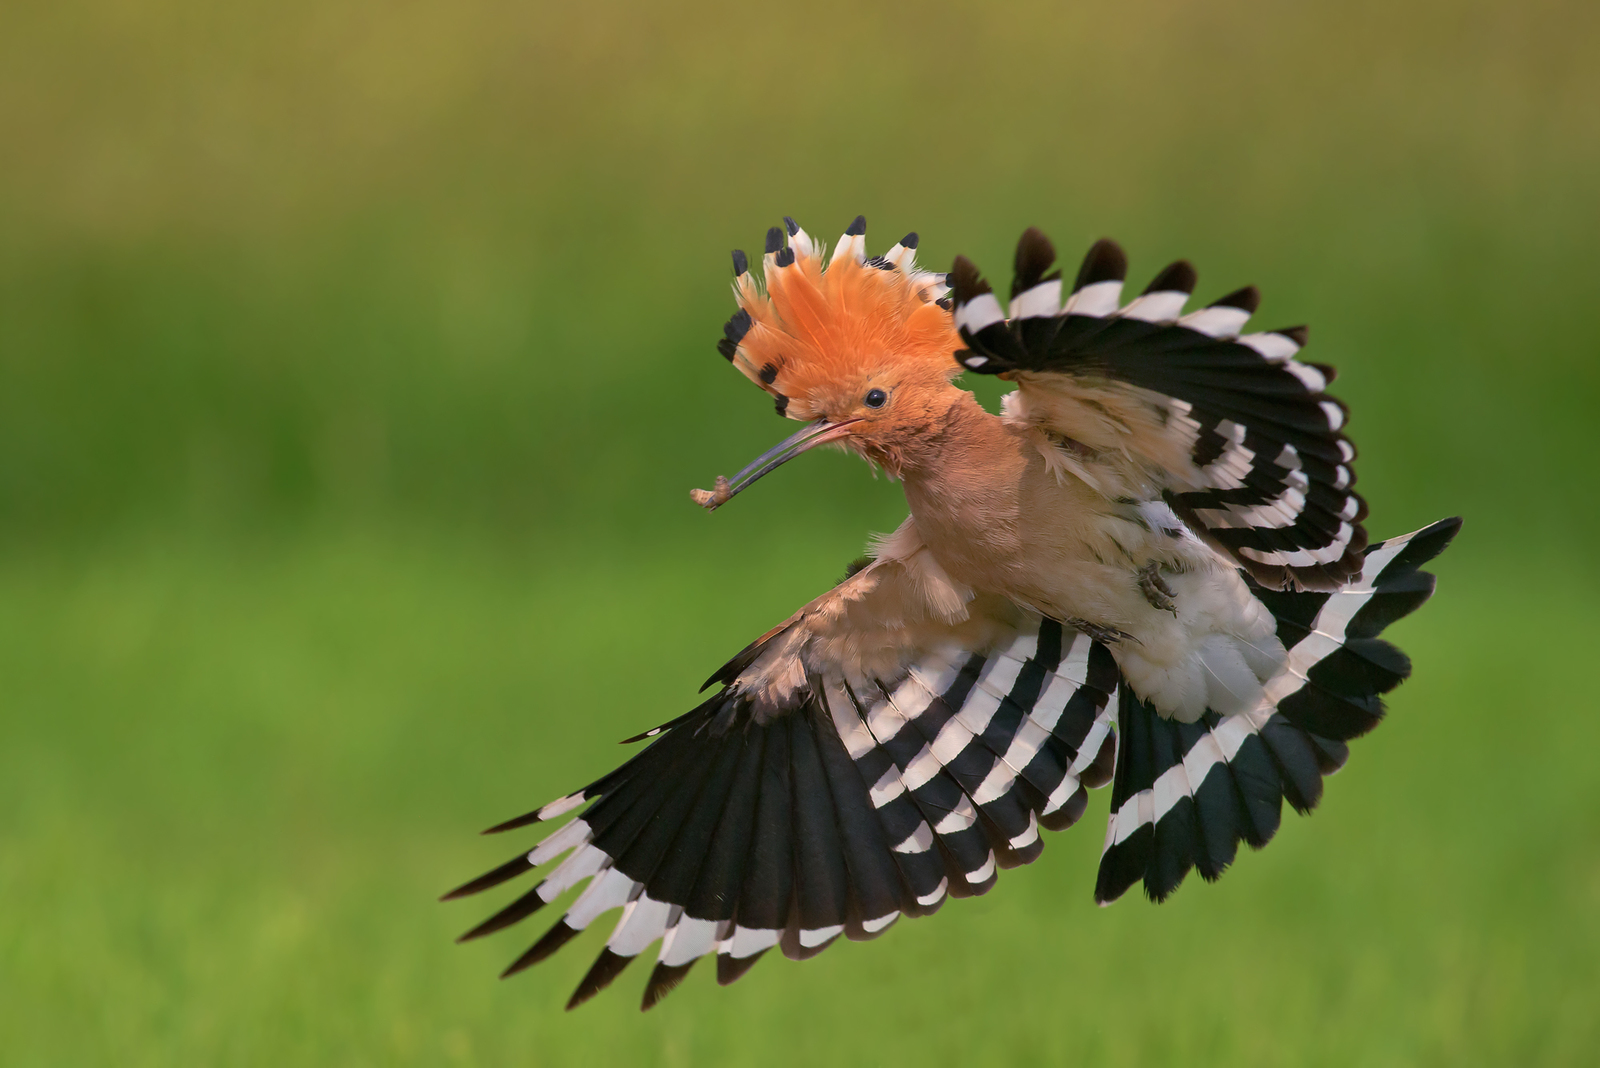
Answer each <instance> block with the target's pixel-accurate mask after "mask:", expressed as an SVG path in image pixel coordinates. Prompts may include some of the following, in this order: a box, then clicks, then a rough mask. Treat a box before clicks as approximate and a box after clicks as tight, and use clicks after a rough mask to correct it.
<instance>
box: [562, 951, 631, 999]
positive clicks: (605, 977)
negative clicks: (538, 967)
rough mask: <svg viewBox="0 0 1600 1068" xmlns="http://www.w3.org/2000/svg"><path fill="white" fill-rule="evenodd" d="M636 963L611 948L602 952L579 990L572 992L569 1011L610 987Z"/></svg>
mask: <svg viewBox="0 0 1600 1068" xmlns="http://www.w3.org/2000/svg"><path fill="white" fill-rule="evenodd" d="M633 961H634V958H633V957H624V956H623V955H622V954H620V953H614V952H612V950H611V947H610V946H607V947H606V948H604V949H602V950H601V951H600V956H598V957H596V958H595V961H594V963H593V964H591V965H590V966H589V971H588V972H587V973H586V974H585V975H584V977H583V979H582V980H581V981H580V982H579V983H578V988H577V989H576V990H574V991H573V992H572V997H570V998H568V999H567V1011H568V1012H571V1011H572V1010H573V1009H575V1008H577V1007H578V1006H579V1005H582V1004H583V1003H584V1002H585V1001H588V1000H589V999H590V998H592V997H594V996H595V995H596V994H598V993H600V991H602V990H604V989H605V988H606V987H608V986H610V985H611V983H612V980H614V979H616V977H617V976H619V975H621V974H622V970H623V969H624V968H626V967H627V966H628V965H630V964H632V963H633Z"/></svg>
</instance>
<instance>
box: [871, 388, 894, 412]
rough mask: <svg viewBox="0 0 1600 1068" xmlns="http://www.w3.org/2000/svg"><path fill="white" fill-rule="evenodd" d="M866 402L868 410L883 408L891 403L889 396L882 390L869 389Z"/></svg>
mask: <svg viewBox="0 0 1600 1068" xmlns="http://www.w3.org/2000/svg"><path fill="white" fill-rule="evenodd" d="M866 401H867V407H868V408H882V407H883V406H884V405H885V404H887V403H889V394H887V393H885V392H884V391H883V390H881V389H869V390H867V397H866Z"/></svg>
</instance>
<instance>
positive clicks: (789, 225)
mask: <svg viewBox="0 0 1600 1068" xmlns="http://www.w3.org/2000/svg"><path fill="white" fill-rule="evenodd" d="M783 228H784V229H785V230H787V231H789V236H790V237H793V236H794V235H795V234H798V233H799V232H800V224H799V223H797V222H795V221H794V219H793V218H791V217H790V216H788V215H785V216H784V217H783Z"/></svg>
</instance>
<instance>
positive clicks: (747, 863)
mask: <svg viewBox="0 0 1600 1068" xmlns="http://www.w3.org/2000/svg"><path fill="white" fill-rule="evenodd" d="M889 547H890V549H892V550H893V552H892V553H886V554H884V555H880V557H879V559H878V560H877V561H875V562H873V563H872V564H870V565H869V566H867V567H865V568H864V569H862V570H860V571H859V572H857V573H855V574H854V575H852V576H850V577H849V578H847V579H846V580H845V581H844V582H843V583H841V584H840V585H839V586H838V587H836V588H835V589H834V590H832V591H830V592H829V593H828V594H826V595H824V596H823V597H820V598H818V599H817V600H816V601H814V602H812V603H811V604H810V605H807V606H806V607H805V608H804V609H802V610H801V611H800V612H798V613H796V614H795V615H794V616H793V617H791V618H790V619H789V620H787V621H786V622H785V623H784V624H782V625H781V626H779V627H777V628H775V629H774V630H773V631H772V632H770V633H769V634H767V635H765V636H764V637H763V638H762V639H760V640H759V641H757V642H755V643H753V644H752V645H751V646H750V647H749V648H748V649H746V650H745V651H744V652H742V653H741V654H740V655H739V656H737V657H735V658H734V659H733V660H732V661H730V662H729V663H728V664H727V665H726V666H725V667H724V668H723V669H722V670H720V671H719V672H717V674H716V675H714V676H713V677H712V679H711V680H710V682H708V684H707V685H711V684H712V683H721V684H722V687H723V688H722V689H721V690H720V691H719V692H718V693H716V694H715V695H714V696H712V697H711V699H710V700H708V701H706V702H705V703H704V704H702V705H700V706H699V707H698V708H696V709H695V710H693V711H692V712H690V713H688V714H687V715H685V716H683V717H680V718H679V719H677V720H674V721H673V722H671V723H668V724H664V725H663V726H662V727H659V728H656V729H655V730H653V731H649V732H647V733H646V734H645V735H642V736H641V738H647V737H654V738H655V740H654V741H653V742H652V743H651V744H650V745H649V747H648V748H646V749H645V750H643V751H642V752H640V753H639V754H637V755H636V756H634V757H633V758H632V759H631V760H629V761H628V762H627V763H626V764H624V765H622V767H620V768H618V769H617V770H615V771H613V772H611V773H610V774H608V775H605V776H602V777H601V778H599V779H597V780H596V781H594V782H593V783H590V784H589V785H588V786H586V787H584V788H583V789H581V790H578V791H576V792H575V793H572V794H569V795H567V796H565V797H562V798H559V799H557V800H555V801H552V802H551V803H549V804H547V805H545V806H543V807H542V808H540V809H538V810H536V811H534V812H531V813H529V814H528V815H526V816H523V817H520V818H518V819H515V820H511V821H509V822H508V823H505V824H502V825H501V826H500V827H497V828H495V830H510V829H512V828H515V827H521V826H525V825H527V824H532V823H538V822H544V821H548V820H553V819H556V818H558V817H561V816H564V815H567V814H570V813H575V812H578V810H579V809H582V810H583V811H582V812H581V813H580V814H578V815H576V816H575V817H574V818H572V819H571V820H570V821H569V822H567V823H566V824H565V825H563V826H561V827H560V828H559V829H557V830H556V831H555V832H554V833H552V834H550V835H549V836H548V837H546V838H545V839H544V841H542V842H541V843H539V845H538V846H537V847H536V848H534V849H533V850H532V851H531V852H523V853H519V854H518V855H517V856H515V857H513V858H512V859H511V860H510V861H509V862H508V863H506V864H504V865H502V866H500V867H498V868H496V869H495V870H493V871H491V872H489V873H488V874H486V875H484V876H482V877H481V878H478V879H475V880H473V881H471V882H469V883H467V884H466V885H464V886H462V887H460V888H459V889H457V890H456V891H453V892H452V893H451V894H450V895H448V896H452V897H453V896H462V895H466V894H471V893H476V892H478V891H481V890H485V889H488V888H490V887H492V886H495V885H498V884H500V883H502V882H505V881H507V880H510V879H512V878H514V877H516V876H519V875H524V874H526V873H528V872H530V871H532V870H533V869H535V868H537V867H540V866H542V865H545V864H550V863H554V864H555V866H554V868H553V869H552V870H550V871H548V872H547V874H546V875H545V878H544V880H543V881H542V882H540V883H539V884H538V885H536V886H534V887H533V888H532V889H531V890H529V891H527V892H526V893H524V894H523V895H522V896H521V897H518V898H516V899H515V900H513V901H511V902H510V903H509V904H507V905H506V906H504V907H503V908H502V909H501V910H500V911H499V912H497V913H495V914H494V915H493V916H491V917H490V918H489V919H488V920H486V921H484V922H483V923H481V924H479V925H478V926H477V927H476V928H474V929H473V930H472V931H469V932H468V933H467V935H465V936H463V937H464V938H475V937H478V936H480V935H485V934H488V933H490V932H492V931H497V930H500V929H502V928H505V927H509V926H511V925H512V924H514V923H517V922H519V921H521V920H522V919H524V918H526V917H527V916H528V915H530V914H531V913H533V912H534V911H536V910H538V909H539V908H541V907H542V906H544V905H546V904H548V903H550V902H552V901H554V900H555V899H556V898H557V897H559V896H561V895H562V894H563V893H565V892H566V891H567V890H569V889H571V888H574V887H576V886H578V885H580V884H584V883H586V884H587V886H586V887H585V889H584V890H583V892H582V893H581V894H580V895H579V897H578V898H577V900H576V901H575V902H573V903H572V904H571V906H570V907H569V908H568V909H567V910H566V912H565V914H564V915H563V916H562V918H561V919H560V920H559V921H557V922H556V924H555V925H554V926H553V927H552V928H550V930H549V931H548V932H547V933H546V934H545V935H544V937H542V938H540V939H539V940H538V941H537V942H535V943H534V944H533V946H532V947H531V948H529V949H528V950H527V951H526V952H525V953H523V954H522V955H521V956H520V957H519V958H517V960H516V961H515V962H513V963H512V964H511V966H510V968H508V969H507V973H506V974H511V973H512V972H516V971H520V970H521V969H522V968H525V967H527V966H528V965H530V964H533V963H535V962H537V961H540V960H542V959H544V958H545V957H547V956H549V955H550V954H551V953H553V952H554V951H555V950H556V949H558V948H559V947H560V946H561V945H562V944H564V943H565V942H566V941H568V940H569V939H571V938H573V937H574V936H576V935H577V934H578V933H579V932H580V931H582V930H583V929H585V928H586V927H588V926H589V924H590V923H592V922H594V921H595V919H596V918H597V917H598V916H599V915H600V914H602V913H604V912H606V911H608V910H610V909H613V908H618V907H620V908H622V910H623V911H622V914H621V918H620V919H619V920H618V921H617V923H616V926H615V927H614V929H613V930H612V932H611V934H610V936H609V938H608V939H607V941H606V946H605V949H604V950H603V951H602V952H601V954H600V956H599V959H598V960H596V961H595V964H594V966H593V967H592V968H591V969H590V971H589V973H588V975H586V976H585V977H584V979H583V981H582V983H581V984H580V985H579V987H578V989H577V991H576V992H575V993H574V994H573V997H572V1001H571V1005H576V1004H578V1003H579V1002H581V1001H583V1000H585V999H586V998H588V997H590V996H592V995H593V994H594V993H596V992H597V991H599V990H600V989H602V988H603V987H604V986H606V984H608V983H609V982H610V981H611V980H612V979H613V978H615V977H616V975H617V974H618V973H619V972H620V971H621V970H622V968H623V967H624V966H626V965H627V964H628V963H629V962H631V961H632V960H633V959H635V958H636V957H638V956H639V955H640V954H641V953H643V952H644V950H645V949H646V948H647V947H649V946H650V945H651V944H652V943H654V942H657V941H659V942H660V943H661V948H660V951H659V955H658V960H657V964H656V968H655V972H654V974H653V975H652V976H651V979H650V983H649V985H648V987H647V989H646V992H645V997H644V1005H645V1007H646V1008H648V1007H649V1006H650V1005H652V1004H654V1003H655V1002H656V1001H657V1000H659V998H661V997H662V996H664V995H665V994H666V993H667V992H668V991H670V990H671V989H672V988H673V987H674V986H675V985H676V984H677V983H678V982H679V981H680V980H681V979H682V978H683V976H684V975H685V974H686V973H687V972H688V970H689V968H690V967H691V966H692V965H693V964H694V962H695V961H696V960H697V959H699V958H700V957H702V956H706V955H710V954H715V955H716V957H717V976H718V979H719V981H721V982H724V983H727V982H731V981H733V980H734V979H736V978H738V977H739V976H740V975H742V974H743V973H744V972H745V971H746V970H747V969H748V968H749V967H750V966H751V965H752V964H754V963H755V961H756V959H757V958H758V957H760V956H761V955H762V954H763V953H764V952H765V951H766V950H768V949H770V948H772V947H774V946H777V947H780V948H781V949H782V951H783V953H784V954H785V955H787V956H790V957H794V958H803V957H809V956H811V955H813V954H815V953H818V952H820V951H821V950H822V949H824V948H825V947H827V946H828V945H830V944H831V943H832V942H833V941H835V940H836V939H837V938H838V937H839V936H840V935H841V934H843V935H845V936H847V937H849V938H853V939H864V938H871V937H874V936H876V935H878V934H880V933H882V932H883V931H884V930H885V929H886V928H887V927H888V926H889V925H890V924H892V923H893V922H894V921H895V920H896V919H897V918H898V917H900V916H902V915H910V916H918V915H925V914H927V913H931V912H933V911H934V910H936V909H937V908H938V907H939V906H940V904H941V903H942V902H943V901H944V899H945V898H946V897H947V896H957V897H960V896H966V895H969V894H981V893H983V892H985V891H986V890H988V889H989V888H990V887H991V886H993V885H994V882H995V879H996V875H997V869H998V868H1003V867H1011V866H1013V865H1017V864H1023V863H1026V862H1028V861H1030V860H1032V859H1033V858H1034V857H1036V856H1038V854H1039V852H1040V850H1041V849H1042V848H1043V843H1042V841H1041V840H1040V837H1039V829H1040V827H1041V826H1042V827H1045V828H1049V829H1061V828H1064V827H1066V826H1068V825H1070V824H1071V823H1073V822H1074V821H1076V820H1077V819H1078V817H1079V816H1081V815H1082V813H1083V811H1084V809H1085V807H1086V805H1087V794H1086V793H1085V789H1084V788H1085V787H1086V786H1099V785H1103V784H1104V783H1106V782H1107V781H1108V780H1109V779H1110V776H1111V772H1112V759H1113V755H1114V753H1115V740H1114V735H1113V734H1112V724H1111V717H1112V715H1113V712H1114V709H1115V704H1114V702H1113V701H1112V694H1113V692H1114V691H1115V690H1116V685H1117V678H1118V676H1117V668H1116V664H1115V662H1114V661H1113V660H1112V658H1111V655H1110V653H1109V652H1108V651H1107V650H1106V649H1105V648H1104V647H1103V646H1101V645H1099V644H1097V643H1096V642H1094V641H1093V640H1091V639H1090V638H1089V637H1088V636H1086V635H1083V634H1079V633H1077V632H1076V631H1073V630H1068V629H1064V628H1063V627H1062V626H1061V625H1060V624H1059V623H1057V622H1055V621H1053V620H1048V619H1042V618H1040V617H1039V616H1038V615H1035V614H1032V613H1028V612H1025V611H1022V610H1020V609H1018V608H1016V607H1015V606H1013V605H1011V604H1010V603H1009V602H1003V601H994V600H990V599H986V598H984V597H982V596H974V595H973V594H972V593H971V592H970V591H966V590H963V589H961V588H959V587H958V586H956V585H955V584H953V583H951V582H950V581H949V580H948V579H947V578H946V577H944V575H943V572H942V571H940V570H939V569H938V567H937V565H936V564H933V563H932V562H931V560H930V559H929V558H928V556H927V553H926V551H925V550H921V549H920V546H918V545H916V544H915V534H914V531H913V530H912V529H911V528H910V527H909V525H908V527H905V528H902V530H901V532H899V533H898V534H897V535H895V537H894V538H893V539H891V542H890V546H889ZM585 806H587V807H585ZM569 1007H570V1005H569Z"/></svg>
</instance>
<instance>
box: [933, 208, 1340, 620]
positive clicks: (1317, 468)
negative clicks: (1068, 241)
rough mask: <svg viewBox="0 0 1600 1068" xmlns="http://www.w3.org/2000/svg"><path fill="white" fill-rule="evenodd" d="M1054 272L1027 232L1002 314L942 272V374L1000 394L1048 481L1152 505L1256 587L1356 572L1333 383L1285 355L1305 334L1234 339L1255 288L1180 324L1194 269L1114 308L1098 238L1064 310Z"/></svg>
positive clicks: (1121, 260) (1107, 259)
mask: <svg viewBox="0 0 1600 1068" xmlns="http://www.w3.org/2000/svg"><path fill="white" fill-rule="evenodd" d="M1054 262H1055V250H1054V248H1052V247H1051V245H1050V242H1049V241H1048V240H1047V239H1046V238H1045V236H1044V235H1043V234H1041V233H1040V232H1039V231H1037V230H1028V231H1027V232H1026V233H1024V234H1023V235H1022V240H1021V241H1020V242H1019V243H1018V245H1017V254H1016V265H1015V274H1014V277H1013V281H1012V286H1011V302H1010V304H1009V306H1008V307H1005V308H1002V306H1001V305H1000V302H999V300H998V299H997V298H996V297H995V295H994V293H993V292H992V291H991V290H990V287H989V284H988V283H987V282H985V281H984V280H983V279H982V278H981V277H979V275H978V271H977V268H976V267H974V266H973V265H972V263H970V262H969V261H967V260H966V259H965V258H960V257H958V258H957V260H956V263H955V266H954V268H953V269H952V270H951V272H950V278H949V281H950V285H951V288H952V290H953V296H954V300H955V322H956V326H957V328H958V329H959V331H960V333H961V337H962V340H963V341H964V342H965V343H966V344H967V346H968V348H966V349H964V350H961V351H959V352H957V353H956V359H957V360H958V362H960V364H961V365H962V366H963V367H964V368H966V369H967V370H970V371H974V372H977V373H979V374H997V375H1000V376H1002V377H1004V378H1008V379H1011V380H1013V381H1016V382H1017V383H1018V387H1019V388H1018V390H1017V393H1016V394H1015V395H1014V396H1013V398H1011V400H1012V401H1013V403H1012V405H1011V411H1010V414H1011V416H1012V418H1013V419H1017V420H1020V421H1022V422H1025V423H1027V424H1029V425H1031V426H1035V427H1037V428H1039V429H1040V430H1041V431H1043V432H1044V433H1045V434H1047V435H1048V436H1049V438H1050V439H1051V440H1052V441H1054V443H1055V444H1056V445H1057V446H1058V447H1059V448H1058V450H1057V451H1059V454H1060V458H1061V463H1062V465H1063V466H1065V467H1066V468H1068V469H1069V470H1073V471H1074V472H1075V473H1079V474H1080V477H1083V478H1085V479H1086V480H1087V481H1089V482H1090V484H1091V485H1095V487H1096V488H1097V489H1100V490H1101V492H1102V493H1104V494H1105V495H1106V496H1108V497H1119V496H1124V495H1129V496H1134V497H1137V498H1139V499H1145V497H1146V496H1148V495H1151V494H1154V493H1159V494H1161V495H1163V496H1164V497H1165V498H1166V499H1167V501H1168V503H1169V504H1170V505H1171V506H1172V507H1173V509H1174V510H1175V511H1177V513H1178V514H1179V515H1180V516H1182V517H1183V519H1184V521H1185V522H1186V523H1188V524H1189V525H1190V526H1191V527H1192V528H1193V529H1194V531H1195V532H1196V533H1197V534H1199V535H1201V536H1202V537H1205V538H1206V539H1207V540H1208V541H1210V542H1211V544H1212V545H1213V546H1215V547H1216V548H1218V549H1220V550H1222V551H1223V552H1225V553H1227V554H1228V555H1230V556H1231V557H1233V559H1234V560H1235V561H1237V562H1238V564H1239V565H1240V566H1241V567H1243V568H1244V569H1245V570H1247V571H1248V572H1249V573H1250V574H1251V576H1252V577H1253V578H1255V579H1256V580H1257V581H1258V582H1260V583H1262V584H1263V585H1265V586H1267V587H1269V588H1273V589H1319V590H1332V589H1338V588H1339V586H1340V585H1341V584H1342V583H1343V582H1345V581H1346V580H1348V579H1349V578H1350V577H1351V576H1353V575H1355V574H1356V573H1357V572H1358V571H1359V570H1360V569H1361V560H1362V551H1363V550H1364V549H1365V548H1366V546H1367V534H1366V531H1365V529H1363V527H1362V525H1361V521H1362V520H1363V519H1365V518H1366V514H1367V509H1366V504H1365V503H1364V502H1363V501H1362V499H1361V497H1360V495H1359V494H1357V493H1356V492H1355V489H1354V488H1353V487H1354V485H1355V473H1354V464H1353V461H1354V459H1355V448H1354V447H1353V446H1352V445H1351V444H1350V441H1349V439H1348V438H1346V437H1345V435H1344V424H1345V420H1346V412H1345V407H1344V405H1343V404H1342V403H1341V402H1340V401H1339V400H1338V399H1337V398H1334V397H1332V396H1330V395H1329V394H1328V393H1327V392H1326V390H1327V386H1328V383H1329V382H1331V381H1332V380H1333V374H1334V372H1333V369H1332V368H1331V367H1326V366H1323V365H1320V364H1309V363H1304V362H1302V361H1301V360H1299V359H1298V358H1297V356H1298V354H1299V352H1300V350H1301V349H1302V348H1303V347H1304V346H1305V343H1306V333H1305V328H1304V327H1292V328H1288V329H1282V330H1270V331H1264V332H1261V333H1252V334H1243V333H1241V331H1242V330H1243V329H1244V325H1245V322H1246V321H1247V320H1248V319H1249V318H1250V315H1251V313H1252V312H1254V311H1255V309H1256V304H1257V302H1258V301H1259V299H1260V297H1259V294H1258V293H1257V292H1256V290H1255V288H1254V287H1253V286H1250V287H1246V288H1244V289H1240V290H1236V291H1235V292H1233V293H1229V294H1228V295H1227V296H1225V297H1222V298H1221V299H1219V300H1217V301H1215V302H1213V303H1212V304H1211V305H1210V306H1208V307H1205V308H1201V309H1199V310H1198V311H1194V312H1190V313H1189V314H1187V315H1185V314H1184V312H1183V306H1184V303H1185V302H1186V301H1187V300H1188V299H1189V295H1190V293H1191V292H1192V291H1193V289H1194V284H1195V272H1194V269H1193V268H1192V267H1190V266H1189V264H1188V263H1186V262H1184V261H1182V260H1180V261H1178V262H1177V263H1174V264H1172V265H1171V266H1170V267H1167V268H1166V269H1165V270H1163V271H1161V272H1160V273H1159V274H1158V275H1156V277H1155V279H1154V280H1153V281H1152V282H1151V283H1150V285H1149V286H1148V287H1147V288H1146V289H1145V291H1144V293H1143V294H1142V295H1140V296H1139V297H1137V298H1135V299H1134V300H1132V301H1130V302H1128V303H1127V304H1122V302H1121V301H1122V283H1123V278H1124V277H1125V276H1126V274H1127V257H1126V256H1124V255H1123V252H1122V250H1121V249H1120V248H1119V247H1117V245H1116V244H1115V243H1114V242H1111V241H1100V242H1098V243H1097V244H1096V245H1095V246H1094V247H1093V248H1092V249H1090V250H1089V254H1088V256H1087V258H1085V260H1084V262H1083V266H1082V267H1081V268H1080V269H1079V271H1078V276H1077V279H1076V281H1075V282H1074V283H1073V287H1072V291H1071V292H1070V293H1068V294H1065V296H1066V300H1065V302H1064V303H1063V300H1062V298H1063V295H1064V294H1063V290H1062V279H1061V272H1060V271H1055V272H1054V273H1051V274H1048V275H1047V274H1046V272H1047V271H1049V270H1050V268H1051V267H1052V266H1053V265H1054ZM1108 472H1115V473H1117V474H1116V475H1115V477H1108ZM1100 482H1105V483H1107V484H1105V485H1101V484H1099V483H1100Z"/></svg>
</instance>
